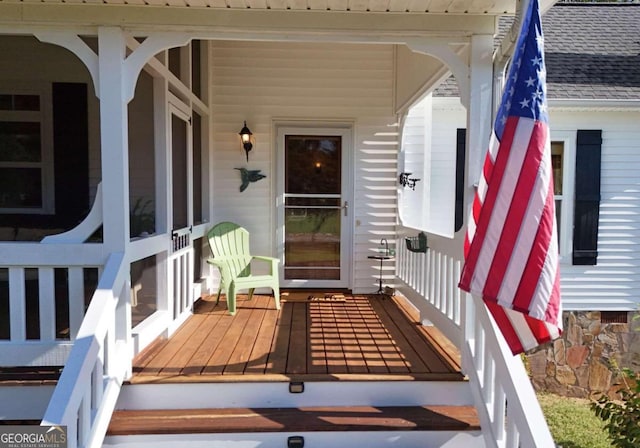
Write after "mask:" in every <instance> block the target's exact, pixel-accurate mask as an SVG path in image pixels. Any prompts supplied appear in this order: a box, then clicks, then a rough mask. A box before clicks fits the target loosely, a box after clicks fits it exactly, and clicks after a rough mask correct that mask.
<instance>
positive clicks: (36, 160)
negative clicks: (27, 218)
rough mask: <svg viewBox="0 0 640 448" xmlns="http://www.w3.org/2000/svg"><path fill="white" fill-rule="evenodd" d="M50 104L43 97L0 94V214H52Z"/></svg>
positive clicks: (27, 93) (39, 94) (48, 100)
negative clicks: (48, 111)
mask: <svg viewBox="0 0 640 448" xmlns="http://www.w3.org/2000/svg"><path fill="white" fill-rule="evenodd" d="M50 104H51V101H50V98H49V97H48V95H47V94H45V93H36V92H20V93H17V92H14V93H6V92H0V213H40V214H50V213H53V199H54V196H53V188H52V185H53V179H52V169H51V168H52V163H51V158H52V146H53V145H52V131H51V120H50V118H49V117H50V114H48V113H47V106H48V105H50Z"/></svg>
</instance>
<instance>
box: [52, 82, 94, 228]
mask: <svg viewBox="0 0 640 448" xmlns="http://www.w3.org/2000/svg"><path fill="white" fill-rule="evenodd" d="M52 92H53V148H54V152H53V154H54V155H53V163H54V176H55V191H56V193H55V198H56V220H57V221H58V225H59V226H62V227H65V228H72V227H74V226H76V225H77V224H78V223H79V222H80V221H81V220H82V219H83V218H84V217H85V216H86V215H87V213H88V211H89V205H90V204H89V149H88V146H89V143H88V142H89V126H88V106H87V85H86V84H80V83H67V82H54V83H53V87H52Z"/></svg>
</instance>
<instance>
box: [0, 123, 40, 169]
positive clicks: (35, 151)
mask: <svg viewBox="0 0 640 448" xmlns="http://www.w3.org/2000/svg"><path fill="white" fill-rule="evenodd" d="M40 160H41V157H40V123H35V122H19V121H15V122H13V121H3V122H0V162H40Z"/></svg>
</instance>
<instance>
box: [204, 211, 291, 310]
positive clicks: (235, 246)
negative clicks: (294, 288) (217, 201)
mask: <svg viewBox="0 0 640 448" xmlns="http://www.w3.org/2000/svg"><path fill="white" fill-rule="evenodd" d="M207 238H208V240H209V247H210V249H211V253H212V254H213V257H212V258H209V259H207V263H209V264H212V265H214V266H216V267H217V268H218V269H219V270H220V277H221V278H220V287H219V288H218V297H217V298H216V304H217V303H218V302H219V301H220V293H221V292H222V291H223V290H224V291H225V293H226V294H227V307H228V308H229V313H230V314H231V315H234V314H235V313H236V293H237V292H238V291H239V290H241V289H248V290H249V299H251V297H252V296H253V291H254V290H255V288H261V287H269V288H271V289H272V290H273V295H274V297H275V299H276V309H278V310H279V309H280V283H279V280H278V263H279V262H280V260H278V259H276V258H272V257H263V256H257V255H251V253H250V252H249V232H248V231H247V230H246V229H245V228H243V227H240V226H239V225H238V224H235V223H232V222H221V223H219V224H216V225H215V226H213V227H212V228H211V230H209V232H208V233H207ZM252 260H255V261H259V262H265V263H269V264H270V273H269V274H265V275H252V274H251V261H252Z"/></svg>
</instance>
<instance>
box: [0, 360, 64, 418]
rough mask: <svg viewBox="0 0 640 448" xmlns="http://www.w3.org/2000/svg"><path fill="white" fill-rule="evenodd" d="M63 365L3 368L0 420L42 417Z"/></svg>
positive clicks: (0, 369) (0, 385)
mask: <svg viewBox="0 0 640 448" xmlns="http://www.w3.org/2000/svg"><path fill="white" fill-rule="evenodd" d="M61 372H62V368H61V367H2V368H0V420H2V421H36V420H37V421H40V420H41V419H42V417H43V416H44V412H45V410H46V408H47V405H48V404H49V400H50V399H51V394H53V389H54V388H55V386H56V384H57V383H58V379H59V378H60V373H61Z"/></svg>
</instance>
